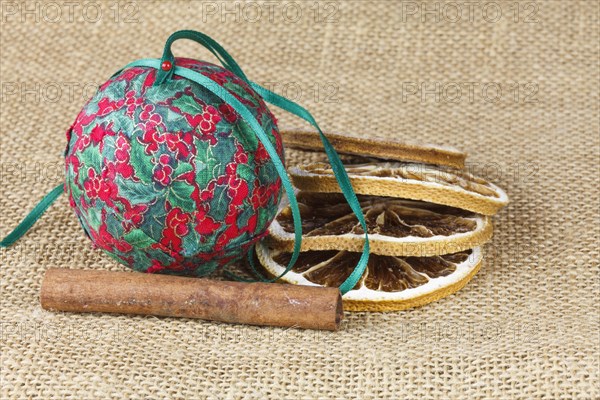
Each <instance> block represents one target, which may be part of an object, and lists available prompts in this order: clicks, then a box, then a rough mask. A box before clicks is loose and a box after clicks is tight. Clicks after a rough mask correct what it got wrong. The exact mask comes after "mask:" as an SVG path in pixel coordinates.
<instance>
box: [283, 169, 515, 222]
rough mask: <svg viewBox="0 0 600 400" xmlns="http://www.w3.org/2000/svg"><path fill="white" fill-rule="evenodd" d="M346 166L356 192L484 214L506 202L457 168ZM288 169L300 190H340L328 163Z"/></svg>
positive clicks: (503, 196) (496, 191)
mask: <svg viewBox="0 0 600 400" xmlns="http://www.w3.org/2000/svg"><path fill="white" fill-rule="evenodd" d="M345 168H346V172H347V173H348V177H349V178H350V182H351V183H352V187H353V188H354V191H355V192H356V193H357V194H365V195H376V196H389V197H399V198H405V199H412V200H422V201H427V202H430V203H435V204H443V205H447V206H450V207H456V208H460V209H463V210H468V211H472V212H475V213H479V214H484V215H494V214H496V213H497V212H498V211H499V210H500V209H501V208H502V207H504V206H505V205H506V204H508V196H507V195H506V193H504V191H502V189H500V188H499V187H498V186H496V185H494V184H493V183H491V182H488V181H486V180H484V179H482V178H478V177H476V176H473V175H472V174H470V173H468V172H466V171H461V170H457V169H452V168H444V167H439V166H434V165H426V164H415V163H404V162H396V161H379V162H371V163H361V162H358V163H354V162H350V163H346V164H345ZM289 173H290V175H291V177H292V180H293V182H294V185H295V186H296V187H297V188H298V189H300V190H303V191H308V192H340V187H339V185H338V183H337V181H336V179H335V176H334V173H333V170H332V169H331V166H330V165H329V164H326V163H322V162H316V163H311V164H306V165H303V166H297V167H292V168H290V169H289Z"/></svg>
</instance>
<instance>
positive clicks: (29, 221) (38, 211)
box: [0, 183, 64, 247]
mask: <svg viewBox="0 0 600 400" xmlns="http://www.w3.org/2000/svg"><path fill="white" fill-rule="evenodd" d="M63 191H64V186H63V184H62V183H61V184H60V185H58V186H57V187H55V188H54V189H52V190H51V191H50V193H48V194H47V195H46V196H45V197H44V198H43V199H42V201H40V202H39V203H38V205H36V206H35V207H34V208H33V210H31V212H30V213H29V214H27V216H26V217H25V218H23V221H21V223H20V224H19V225H17V227H16V228H15V229H14V230H13V231H12V232H11V233H9V234H8V236H6V237H5V238H4V239H2V241H1V242H0V247H8V246H10V245H12V244H13V243H15V242H16V241H17V240H19V239H20V238H21V236H23V235H24V234H25V233H27V231H28V230H29V229H31V227H32V226H33V224H35V222H36V221H37V220H38V219H40V217H41V216H42V214H44V212H46V210H47V209H48V207H50V206H51V205H52V203H54V201H55V200H56V199H57V198H58V196H60V195H61V194H62V193H63Z"/></svg>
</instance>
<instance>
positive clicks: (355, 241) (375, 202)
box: [269, 192, 493, 256]
mask: <svg viewBox="0 0 600 400" xmlns="http://www.w3.org/2000/svg"><path fill="white" fill-rule="evenodd" d="M296 198H297V200H298V205H299V208H300V214H301V216H302V234H303V236H302V251H306V250H348V251H357V252H360V251H362V247H363V244H364V231H363V229H362V227H361V225H360V223H359V222H358V219H357V218H356V216H355V215H354V213H353V212H352V210H351V209H350V206H349V205H348V203H346V201H345V200H344V196H343V195H342V194H339V193H311V192H300V193H298V194H297V196H296ZM358 200H359V202H360V206H361V209H362V212H363V215H364V216H365V219H366V221H367V226H368V233H369V242H370V248H371V252H372V253H375V254H381V255H389V256H400V255H401V256H433V255H439V254H448V253H455V252H458V251H462V250H467V249H471V248H473V247H477V246H481V245H482V244H484V243H485V242H487V241H488V240H489V239H490V238H491V236H492V230H493V228H492V223H491V221H490V219H489V217H486V216H483V215H479V214H475V213H472V212H470V211H465V210H461V209H458V208H452V207H448V206H444V205H439V204H433V203H425V202H422V201H414V200H405V199H398V198H393V197H379V196H358ZM283 206H284V208H283V209H282V210H281V211H280V212H279V214H278V215H277V217H276V218H275V220H274V221H273V223H272V224H271V226H270V227H269V240H270V242H271V243H273V246H275V247H277V248H278V249H280V250H285V251H292V249H293V247H294V221H293V218H292V212H291V209H290V207H289V205H287V204H286V202H284V203H283Z"/></svg>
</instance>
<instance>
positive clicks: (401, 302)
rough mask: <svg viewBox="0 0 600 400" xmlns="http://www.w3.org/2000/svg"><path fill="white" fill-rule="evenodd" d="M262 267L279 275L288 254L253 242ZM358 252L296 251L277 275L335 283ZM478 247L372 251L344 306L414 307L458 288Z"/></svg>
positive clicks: (474, 266)
mask: <svg viewBox="0 0 600 400" xmlns="http://www.w3.org/2000/svg"><path fill="white" fill-rule="evenodd" d="M256 254H257V258H258V260H259V261H260V264H261V265H262V267H263V268H264V269H265V271H266V272H267V273H268V274H269V275H271V276H278V275H279V274H281V273H282V272H283V271H284V270H285V266H286V265H287V263H288V262H289V260H290V258H291V253H290V252H286V251H282V250H278V249H275V248H269V247H267V246H266V245H265V244H263V243H261V244H259V245H257V246H256ZM360 255H361V254H360V253H359V252H348V251H343V250H342V251H337V250H326V251H306V252H302V253H300V257H299V258H298V261H297V262H296V265H295V267H294V268H293V269H292V270H291V271H290V272H288V273H287V274H286V275H284V276H283V278H281V280H282V281H284V282H287V283H292V284H297V285H312V286H331V287H337V286H339V285H340V284H341V283H342V282H343V281H344V280H345V279H346V277H348V276H349V274H350V273H351V272H352V270H353V269H354V267H355V266H356V263H357V262H358V259H359V258H360ZM482 259H483V253H482V250H481V248H480V247H476V248H474V249H471V250H465V251H461V252H458V253H453V254H448V255H443V256H432V257H393V256H380V255H375V254H372V255H371V256H370V258H369V263H368V265H367V269H366V270H365V272H364V274H363V276H362V277H361V279H360V280H359V282H358V283H357V284H356V286H355V287H354V289H353V290H351V291H349V292H348V293H346V294H345V295H344V296H343V298H342V299H343V301H344V309H345V310H348V311H394V310H404V309H407V308H411V307H418V306H422V305H424V304H427V303H430V302H432V301H436V300H439V299H441V298H443V297H446V296H448V295H450V294H452V293H455V292H456V291H458V290H460V289H461V288H462V287H463V286H464V285H466V284H467V282H468V281H469V280H471V278H472V277H473V276H474V275H475V274H476V273H477V271H478V270H479V268H480V267H481V262H482Z"/></svg>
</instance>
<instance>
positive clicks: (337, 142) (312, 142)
mask: <svg viewBox="0 0 600 400" xmlns="http://www.w3.org/2000/svg"><path fill="white" fill-rule="evenodd" d="M281 134H282V135H281V136H282V138H283V143H284V144H285V145H286V146H287V147H290V148H299V149H305V150H317V151H323V143H322V142H321V139H320V137H319V134H318V133H317V132H309V131H301V130H290V131H282V132H281ZM325 135H326V136H327V138H328V139H329V141H330V142H331V144H332V145H333V147H334V148H335V150H336V151H337V152H338V153H340V154H353V155H358V156H363V157H373V158H378V159H383V160H398V161H416V162H422V163H426V164H435V165H446V166H449V167H456V168H463V167H464V165H465V158H466V157H467V155H466V154H465V153H463V152H461V151H460V150H457V149H455V148H452V147H446V146H438V145H433V144H425V143H417V142H411V141H399V140H390V139H387V140H383V139H374V138H369V139H366V138H359V137H354V136H348V135H344V134H339V133H326V134H325Z"/></svg>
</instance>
